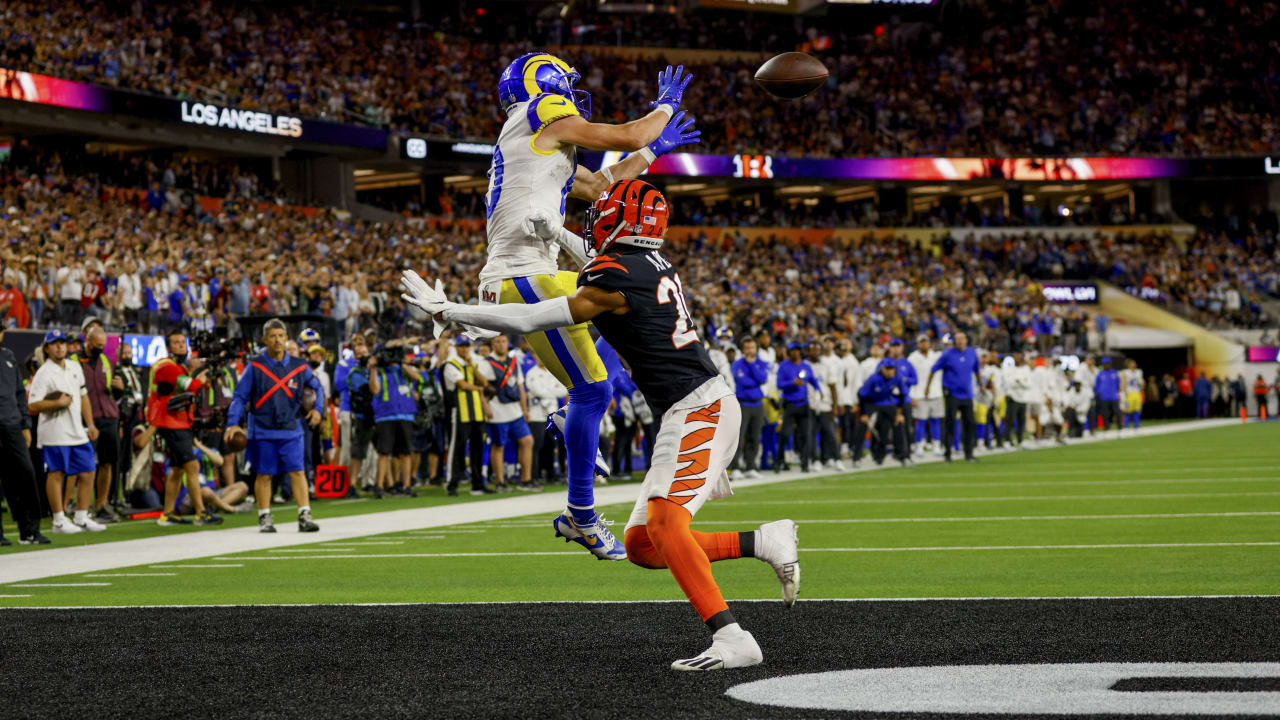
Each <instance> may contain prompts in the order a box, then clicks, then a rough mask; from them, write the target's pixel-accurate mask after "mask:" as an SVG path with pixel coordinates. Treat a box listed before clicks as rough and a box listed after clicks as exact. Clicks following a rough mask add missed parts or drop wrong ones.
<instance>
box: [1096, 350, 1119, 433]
mask: <svg viewBox="0 0 1280 720" xmlns="http://www.w3.org/2000/svg"><path fill="white" fill-rule="evenodd" d="M1093 396H1094V397H1095V398H1096V400H1095V402H1096V403H1097V406H1098V418H1099V419H1101V420H1102V429H1103V430H1109V429H1111V423H1112V422H1114V423H1115V426H1116V431H1117V432H1118V431H1119V430H1120V373H1118V372H1116V371H1115V370H1114V369H1112V367H1111V358H1110V357H1104V358H1102V372H1100V373H1098V377H1097V378H1096V379H1095V380H1094V381H1093Z"/></svg>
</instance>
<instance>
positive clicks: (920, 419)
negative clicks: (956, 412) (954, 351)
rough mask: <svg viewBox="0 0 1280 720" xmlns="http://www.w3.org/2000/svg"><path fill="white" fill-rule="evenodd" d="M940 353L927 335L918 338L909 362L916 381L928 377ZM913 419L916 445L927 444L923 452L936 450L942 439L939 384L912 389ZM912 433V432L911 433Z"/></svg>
mask: <svg viewBox="0 0 1280 720" xmlns="http://www.w3.org/2000/svg"><path fill="white" fill-rule="evenodd" d="M940 354H941V353H939V352H938V351H937V350H934V349H933V343H932V342H931V341H930V340H929V336H928V335H921V336H920V337H918V338H916V349H915V350H914V351H913V352H912V353H911V354H910V355H908V356H907V362H909V363H911V367H912V368H914V369H915V373H916V379H917V380H918V379H920V378H921V377H927V376H928V375H929V371H930V369H932V368H933V364H934V363H935V362H937V361H938V356H939V355H940ZM911 403H912V410H913V411H912V413H911V414H912V416H913V417H914V419H915V425H916V430H915V434H916V441H917V442H920V441H923V442H924V449H925V450H931V449H933V445H934V443H937V442H940V441H941V439H942V385H941V384H940V383H919V382H918V383H916V384H915V385H914V386H912V388H911ZM908 431H910V429H909V430H908Z"/></svg>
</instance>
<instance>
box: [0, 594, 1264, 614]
mask: <svg viewBox="0 0 1280 720" xmlns="http://www.w3.org/2000/svg"><path fill="white" fill-rule="evenodd" d="M3 597H31V596H30V595H0V598H3ZM1243 599H1263V600H1272V599H1280V595H1256V594H1243V595H1061V596H1052V595H1032V596H1027V597H1019V596H1016V595H1005V596H1000V597H870V598H859V597H851V598H805V597H802V598H797V599H796V602H799V603H836V602H839V603H895V602H909V603H929V602H983V603H991V602H1091V601H1101V602H1116V601H1124V600H1243ZM688 602H689V601H688V600H685V599H684V598H679V599H676V598H663V599H658V600H476V601H454V602H376V603H248V604H243V605H232V604H228V603H211V604H208V605H199V604H197V605H46V606H34V607H0V612H4V611H6V610H11V611H13V610H17V611H23V610H161V609H171V608H298V607H324V608H343V607H354V608H363V607H379V608H380V607H432V606H446V607H452V606H459V605H461V606H470V605H481V606H493V605H653V604H658V603H660V604H672V605H684V604H687V603H688ZM725 602H728V603H734V604H736V603H776V602H778V601H777V600H776V599H772V598H725Z"/></svg>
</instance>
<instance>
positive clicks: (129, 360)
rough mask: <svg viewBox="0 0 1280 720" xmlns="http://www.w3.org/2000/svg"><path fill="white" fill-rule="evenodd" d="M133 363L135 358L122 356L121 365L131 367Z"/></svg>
mask: <svg viewBox="0 0 1280 720" xmlns="http://www.w3.org/2000/svg"><path fill="white" fill-rule="evenodd" d="M131 365H133V358H120V367H129V366H131Z"/></svg>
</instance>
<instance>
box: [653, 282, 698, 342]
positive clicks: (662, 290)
mask: <svg viewBox="0 0 1280 720" xmlns="http://www.w3.org/2000/svg"><path fill="white" fill-rule="evenodd" d="M669 302H675V304H676V329H675V330H673V331H671V344H672V345H673V346H674V347H675V349H677V350H679V349H680V348H682V347H684V346H686V345H688V344H689V343H692V342H696V341H697V340H698V329H697V328H695V327H694V326H693V318H692V316H691V315H690V313H689V308H688V306H686V305H685V304H684V287H683V286H681V285H680V276H679V275H674V274H673V275H663V276H662V279H661V280H659V281H658V304H659V305H666V304H667V303H669Z"/></svg>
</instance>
